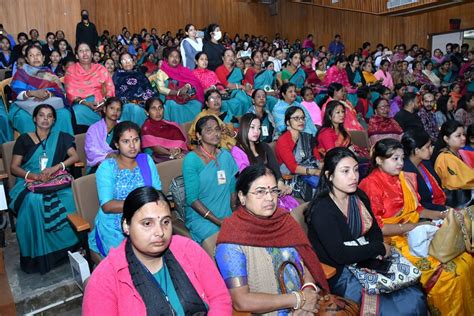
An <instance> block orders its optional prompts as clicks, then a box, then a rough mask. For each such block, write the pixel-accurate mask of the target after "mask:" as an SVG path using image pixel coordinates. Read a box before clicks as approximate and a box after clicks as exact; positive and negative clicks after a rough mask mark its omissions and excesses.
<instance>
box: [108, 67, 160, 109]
mask: <svg viewBox="0 0 474 316" xmlns="http://www.w3.org/2000/svg"><path fill="white" fill-rule="evenodd" d="M113 81H114V84H115V89H116V91H115V92H116V96H117V97H119V98H120V99H121V100H122V102H124V103H130V102H131V103H139V104H142V103H144V102H145V101H146V100H148V99H149V98H151V97H153V96H155V92H154V91H153V89H152V88H151V84H150V81H149V80H148V79H147V77H145V76H144V75H143V74H142V73H140V72H138V71H125V70H118V71H116V72H115V74H114V76H113Z"/></svg>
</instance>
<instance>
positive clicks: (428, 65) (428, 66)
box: [423, 60, 441, 88]
mask: <svg viewBox="0 0 474 316" xmlns="http://www.w3.org/2000/svg"><path fill="white" fill-rule="evenodd" d="M423 74H424V75H425V76H426V78H428V79H429V80H430V84H432V85H433V86H435V87H436V88H438V87H439V86H440V85H441V80H439V78H438V76H437V75H436V74H435V73H434V71H433V62H432V61H431V60H427V61H425V69H423Z"/></svg>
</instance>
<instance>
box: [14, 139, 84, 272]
mask: <svg viewBox="0 0 474 316" xmlns="http://www.w3.org/2000/svg"><path fill="white" fill-rule="evenodd" d="M21 137H29V136H27V134H23V135H22V136H21ZM73 140H74V139H73V137H72V136H71V135H68V134H65V133H59V132H55V131H51V133H50V135H49V137H48V140H47V141H46V154H47V155H48V158H49V159H48V164H47V167H48V168H49V167H51V166H53V165H56V164H58V163H59V162H60V161H64V160H65V159H66V157H67V150H68V149H69V148H70V147H72V146H73ZM42 154H43V148H42V146H41V145H40V144H37V145H34V146H33V147H32V148H31V149H30V150H29V152H28V153H27V154H26V155H25V156H24V157H23V161H22V165H21V167H22V169H24V170H29V171H31V172H33V173H40V168H39V158H40V156H41V155H42ZM10 198H11V202H10V205H9V206H10V209H11V210H13V211H14V212H15V213H16V216H17V223H16V235H17V240H18V244H19V247H20V265H21V269H22V270H23V271H25V272H27V273H34V272H40V273H42V274H43V273H46V272H48V271H49V270H51V269H52V268H54V267H55V266H57V265H59V264H60V263H62V262H64V261H65V260H66V259H67V251H68V250H74V249H75V246H76V245H77V244H78V242H79V239H78V238H77V236H76V234H75V232H74V230H73V229H72V227H71V226H70V224H69V222H68V220H67V215H68V214H70V213H73V212H74V211H75V209H76V207H75V204H74V198H73V195H72V190H71V188H64V189H61V190H58V191H56V192H53V193H49V194H41V193H33V192H31V191H29V190H28V189H26V188H25V180H24V178H21V177H18V178H17V179H16V183H15V186H14V187H13V188H12V190H11V191H10Z"/></svg>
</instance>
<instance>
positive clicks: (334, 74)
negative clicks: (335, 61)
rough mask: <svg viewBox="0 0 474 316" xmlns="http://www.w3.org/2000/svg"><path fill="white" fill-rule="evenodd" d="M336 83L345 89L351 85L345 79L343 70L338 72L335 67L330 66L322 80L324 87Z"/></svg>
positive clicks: (345, 73)
mask: <svg viewBox="0 0 474 316" xmlns="http://www.w3.org/2000/svg"><path fill="white" fill-rule="evenodd" d="M333 82H337V83H340V84H342V85H343V86H345V87H349V86H350V85H351V84H350V82H349V78H348V77H347V72H346V70H345V69H342V70H339V69H338V68H337V66H336V65H333V66H331V67H330V68H329V69H328V71H327V72H326V77H325V78H324V81H323V83H324V86H326V87H328V86H329V85H330V84H331V83H333Z"/></svg>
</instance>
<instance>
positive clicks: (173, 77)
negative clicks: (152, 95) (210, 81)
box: [156, 48, 204, 124]
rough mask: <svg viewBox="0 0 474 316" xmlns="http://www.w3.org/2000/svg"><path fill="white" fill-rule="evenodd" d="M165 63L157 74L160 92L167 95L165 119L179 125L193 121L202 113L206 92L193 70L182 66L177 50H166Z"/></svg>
mask: <svg viewBox="0 0 474 316" xmlns="http://www.w3.org/2000/svg"><path fill="white" fill-rule="evenodd" d="M163 57H164V59H165V60H164V61H163V64H162V65H161V68H160V70H158V72H157V74H156V81H157V82H156V83H157V86H158V92H159V93H160V94H163V95H165V98H166V101H165V105H164V106H165V117H164V118H165V119H166V120H168V121H172V122H175V123H178V124H181V123H186V122H189V121H192V120H193V119H194V118H195V116H196V115H197V114H198V113H199V112H200V111H201V105H202V102H204V91H203V89H202V87H201V83H200V82H199V80H198V79H196V77H194V75H193V73H192V72H191V70H189V69H188V68H186V67H184V66H183V65H181V64H180V62H181V55H180V53H179V52H178V50H177V49H175V48H166V49H165V51H164V53H163Z"/></svg>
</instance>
